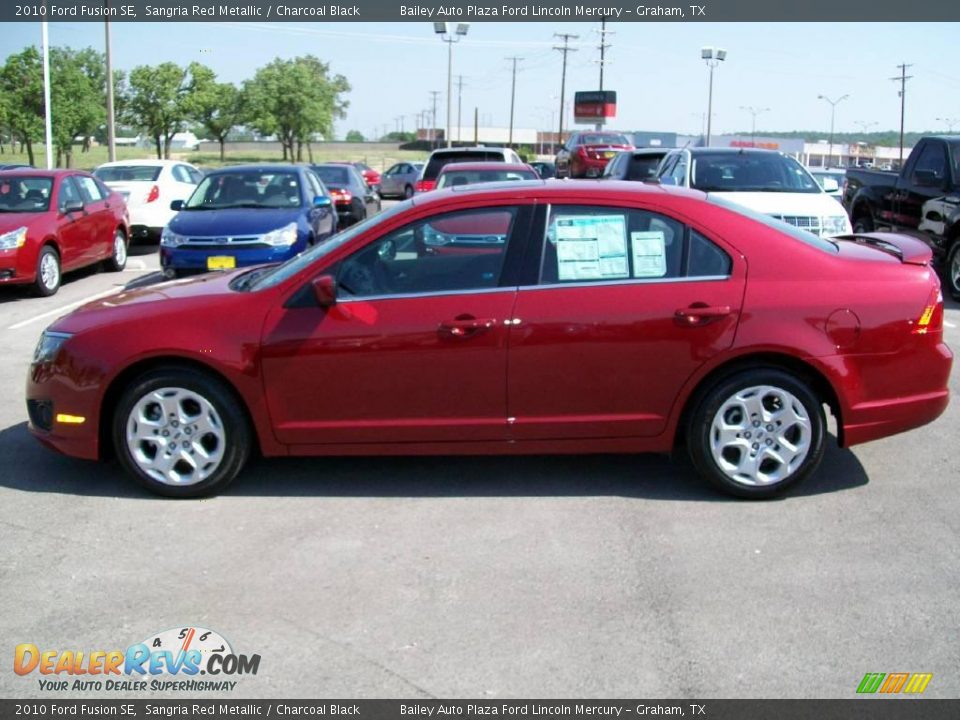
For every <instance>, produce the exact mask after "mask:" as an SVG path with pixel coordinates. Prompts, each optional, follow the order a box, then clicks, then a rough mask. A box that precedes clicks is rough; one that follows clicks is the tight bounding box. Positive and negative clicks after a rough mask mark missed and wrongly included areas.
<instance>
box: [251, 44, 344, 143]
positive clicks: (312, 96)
mask: <svg viewBox="0 0 960 720" xmlns="http://www.w3.org/2000/svg"><path fill="white" fill-rule="evenodd" d="M329 70H330V69H329V66H328V65H327V64H326V63H323V62H321V61H320V60H318V59H317V58H315V57H314V56H312V55H306V56H303V57H297V58H294V59H292V60H281V59H280V58H277V59H276V60H274V61H273V62H271V63H270V64H269V65H266V66H264V67H262V68H260V69H259V70H257V72H256V74H255V75H254V77H253V79H252V80H248V81H247V82H246V83H245V84H244V89H243V94H244V106H245V107H246V108H248V115H247V117H246V118H245V120H246V122H247V124H249V125H250V126H251V127H253V128H254V129H256V130H257V131H258V132H260V133H261V134H263V135H276V136H277V138H278V139H279V140H280V143H281V145H282V146H283V157H284V159H285V160H286V159H288V158H289V159H290V160H291V161H293V160H303V145H304V144H306V145H307V150H308V152H310V154H311V156H312V152H311V150H310V146H309V143H310V140H311V139H312V138H313V137H314V136H315V135H321V136H323V137H325V138H329V137H332V136H333V121H334V119H336V118H341V117H343V116H344V114H345V110H346V108H347V101H346V100H344V99H343V98H342V97H341V95H342V94H344V93H346V92H348V91H349V90H350V83H348V82H347V79H346V78H345V77H343V76H342V75H333V76H331V75H330V74H329Z"/></svg>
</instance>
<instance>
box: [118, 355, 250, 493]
mask: <svg viewBox="0 0 960 720" xmlns="http://www.w3.org/2000/svg"><path fill="white" fill-rule="evenodd" d="M113 441H114V447H115V449H116V452H117V456H118V458H119V459H120V462H121V464H122V465H123V466H124V468H125V469H126V470H127V471H128V472H130V473H131V474H132V475H133V476H134V478H135V479H136V480H137V482H139V483H140V484H141V485H143V486H144V487H145V488H147V489H148V490H150V491H152V492H154V493H157V494H158V495H166V496H168V497H178V498H186V497H198V496H201V495H212V494H215V493H217V492H220V491H221V490H223V489H224V488H225V487H226V486H227V485H228V484H229V483H230V482H231V481H232V480H233V479H234V478H235V477H236V476H237V473H239V472H240V470H241V469H242V468H243V466H244V464H245V463H246V461H247V457H248V455H249V448H250V444H251V431H250V428H249V425H248V423H247V419H246V416H245V414H244V412H243V409H242V408H241V406H240V403H239V402H238V401H237V400H236V399H235V397H234V396H233V394H232V393H231V392H230V391H229V389H227V388H226V387H225V386H224V385H223V384H222V383H221V382H220V381H218V380H216V379H215V378H213V377H211V376H209V375H207V374H205V373H202V372H199V371H197V370H191V369H185V368H167V369H159V370H154V371H151V372H149V373H146V374H145V375H142V376H140V377H139V378H137V379H136V380H134V381H133V382H132V383H131V384H130V386H129V387H128V388H127V389H126V391H125V392H124V393H123V395H122V397H121V399H120V402H119V404H118V405H117V411H116V414H115V416H114V421H113Z"/></svg>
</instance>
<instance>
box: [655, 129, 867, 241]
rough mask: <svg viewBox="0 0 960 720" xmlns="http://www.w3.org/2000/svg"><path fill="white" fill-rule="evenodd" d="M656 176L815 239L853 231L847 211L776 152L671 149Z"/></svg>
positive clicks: (803, 169) (797, 167)
mask: <svg viewBox="0 0 960 720" xmlns="http://www.w3.org/2000/svg"><path fill="white" fill-rule="evenodd" d="M657 177H658V179H659V180H660V182H661V183H663V184H664V185H668V184H669V185H679V186H681V187H690V188H694V189H697V190H702V191H703V192H706V193H710V194H711V195H716V196H717V197H722V198H726V199H727V200H729V201H730V202H732V203H736V204H737V205H742V206H744V207H746V208H749V209H750V210H753V211H755V212H759V213H763V214H764V215H770V216H773V217H775V218H778V219H779V220H783V221H784V222H787V223H790V224H791V225H793V226H795V227H798V228H801V229H803V230H808V231H810V232H812V233H814V234H815V235H820V236H824V237H831V236H834V235H846V234H848V233H850V232H851V231H852V228H851V227H850V220H849V219H848V218H847V214H846V212H845V211H844V209H843V207H842V206H841V205H840V204H839V203H837V201H836V200H835V199H834V198H832V197H831V196H830V195H829V194H828V193H827V192H826V191H825V189H824V188H823V187H821V186H820V185H819V183H817V181H816V180H814V179H813V177H812V176H811V175H810V173H809V172H807V170H806V168H804V167H803V166H802V165H801V164H800V163H798V162H797V161H796V160H794V159H793V158H790V157H787V156H786V155H782V154H781V153H778V152H775V151H773V150H755V149H746V148H744V149H738V148H683V149H680V150H671V151H670V152H669V153H668V154H667V156H666V157H665V158H664V159H663V162H661V163H660V167H659V168H658V169H657ZM834 182H835V181H834Z"/></svg>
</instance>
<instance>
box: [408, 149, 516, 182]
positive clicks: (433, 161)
mask: <svg viewBox="0 0 960 720" xmlns="http://www.w3.org/2000/svg"><path fill="white" fill-rule="evenodd" d="M454 162H503V151H498V150H491V151H489V152H484V151H479V152H478V151H474V152H457V151H455V150H454V151H452V152H443V153H434V154H433V155H432V156H431V158H430V160H429V162H428V163H427V169H426V171H425V172H424V173H423V179H424V180H436V178H437V175H439V174H440V169H441V168H442V167H443V166H444V165H447V164H448V163H454Z"/></svg>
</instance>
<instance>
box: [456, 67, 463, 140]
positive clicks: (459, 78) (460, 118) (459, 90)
mask: <svg viewBox="0 0 960 720" xmlns="http://www.w3.org/2000/svg"><path fill="white" fill-rule="evenodd" d="M462 127H463V75H457V142H460V128H462Z"/></svg>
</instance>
